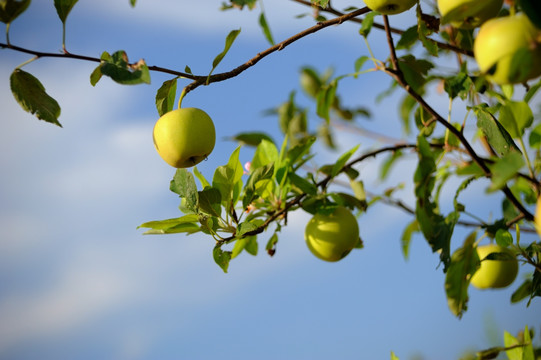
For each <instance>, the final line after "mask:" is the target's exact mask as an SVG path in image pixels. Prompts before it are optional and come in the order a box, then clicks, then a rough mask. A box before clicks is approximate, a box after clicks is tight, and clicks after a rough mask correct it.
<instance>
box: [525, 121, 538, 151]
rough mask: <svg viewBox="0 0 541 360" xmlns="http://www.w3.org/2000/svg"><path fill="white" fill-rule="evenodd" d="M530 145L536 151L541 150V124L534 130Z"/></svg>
mask: <svg viewBox="0 0 541 360" xmlns="http://www.w3.org/2000/svg"><path fill="white" fill-rule="evenodd" d="M528 143H529V145H530V146H531V147H532V148H534V149H539V148H540V147H541V123H539V124H537V126H536V127H534V128H533V129H532V132H531V133H530V137H529V139H528Z"/></svg>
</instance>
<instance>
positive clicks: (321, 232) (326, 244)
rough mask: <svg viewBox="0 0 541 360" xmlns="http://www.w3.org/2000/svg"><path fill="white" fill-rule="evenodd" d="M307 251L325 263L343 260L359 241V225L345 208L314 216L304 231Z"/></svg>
mask: <svg viewBox="0 0 541 360" xmlns="http://www.w3.org/2000/svg"><path fill="white" fill-rule="evenodd" d="M304 239H305V240H306V245H308V249H310V251H311V252H312V254H314V255H315V256H316V257H318V258H320V259H321V260H325V261H338V260H341V259H343V258H344V257H345V256H346V255H347V254H349V252H350V251H351V250H352V249H353V248H354V247H355V245H356V244H357V242H358V241H359V225H358V224H357V219H356V218H355V216H354V215H353V214H352V213H351V211H349V210H348V209H346V208H345V207H342V206H340V207H337V208H336V210H335V211H334V212H333V213H331V214H328V215H327V214H320V213H317V214H315V215H314V216H313V217H312V218H311V219H310V221H309V222H308V224H307V225H306V229H305V231H304Z"/></svg>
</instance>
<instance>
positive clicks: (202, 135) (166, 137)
mask: <svg viewBox="0 0 541 360" xmlns="http://www.w3.org/2000/svg"><path fill="white" fill-rule="evenodd" d="M153 137H154V146H155V147H156V150H157V151H158V154H160V156H161V157H162V159H163V160H165V162H166V163H168V164H169V165H171V166H173V167H176V168H187V167H191V166H194V165H196V164H198V163H200V162H201V161H202V160H204V159H206V158H207V156H209V155H210V153H211V152H212V150H213V149H214V144H215V142H216V130H215V128H214V123H213V122H212V119H211V118H210V116H209V115H208V114H207V113H206V112H204V111H203V110H201V109H197V108H180V109H177V110H173V111H170V112H168V113H165V114H164V115H162V116H161V117H160V118H159V119H158V121H157V122H156V125H154V131H153Z"/></svg>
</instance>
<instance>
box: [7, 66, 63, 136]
mask: <svg viewBox="0 0 541 360" xmlns="http://www.w3.org/2000/svg"><path fill="white" fill-rule="evenodd" d="M9 81H10V86H11V92H12V93H13V96H14V97H15V100H17V102H18V103H19V105H21V107H22V108H23V109H24V110H25V111H27V112H29V113H31V114H34V115H35V116H36V117H37V118H38V119H40V120H44V121H47V122H49V123H51V124H55V125H58V126H60V127H62V125H60V123H59V122H58V117H59V116H60V106H59V105H58V102H56V100H55V99H53V98H52V97H51V96H49V95H48V94H47V93H46V92H45V88H44V87H43V85H42V84H41V82H40V81H39V80H38V79H37V78H35V77H34V76H33V75H32V74H30V73H27V72H26V71H23V70H21V69H15V70H14V71H13V73H11V77H10V79H9Z"/></svg>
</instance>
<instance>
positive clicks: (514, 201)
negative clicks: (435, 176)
mask: <svg viewBox="0 0 541 360" xmlns="http://www.w3.org/2000/svg"><path fill="white" fill-rule="evenodd" d="M385 25H386V29H385V31H386V33H387V34H388V36H387V39H388V43H389V49H390V50H391V62H392V63H393V64H397V63H398V59H397V58H396V53H395V51H394V44H393V41H392V37H391V36H390V27H389V26H388V22H386V24H385ZM393 57H394V59H393ZM385 72H386V73H388V74H389V75H391V76H392V77H393V78H394V79H395V80H396V82H397V83H398V84H399V85H400V86H401V87H403V88H404V89H405V90H406V91H407V92H408V94H409V95H410V96H411V97H413V98H414V99H415V101H416V102H417V103H418V104H419V105H421V106H422V107H423V108H424V109H425V110H426V111H427V112H428V113H429V114H430V115H432V116H433V117H434V119H436V121H437V122H438V123H440V124H442V125H443V126H445V127H446V128H447V129H448V130H449V132H451V133H452V134H453V135H455V136H456V137H457V139H458V140H459V141H460V143H461V144H462V145H463V146H464V147H465V148H466V151H467V152H468V154H469V155H470V156H471V158H472V159H473V161H475V162H476V163H477V165H479V167H480V168H481V170H483V173H484V174H485V177H487V178H490V177H492V172H491V171H490V169H489V167H488V166H487V164H486V162H485V161H484V160H483V158H481V157H480V156H479V155H478V154H477V153H476V152H475V150H474V149H473V147H472V146H471V145H470V143H469V141H468V140H467V139H466V138H465V137H464V135H463V134H462V132H461V131H460V130H458V129H456V128H455V127H454V126H453V125H452V124H451V123H449V122H448V121H447V120H446V119H444V118H443V117H442V116H441V115H440V114H439V113H438V112H436V111H435V110H434V109H433V108H432V107H431V106H430V105H429V104H428V103H427V102H426V101H425V100H424V98H423V97H422V96H421V95H419V94H418V93H417V92H416V91H415V90H414V89H413V88H412V87H411V86H409V84H408V83H407V82H406V80H405V79H404V76H403V74H402V72H401V71H400V69H399V68H397V69H396V70H395V69H388V68H387V69H385ZM501 190H502V191H503V193H504V194H505V196H506V197H507V198H508V199H509V201H511V203H512V204H513V205H514V206H515V207H516V208H517V210H518V211H519V212H521V213H522V214H524V218H525V219H526V220H529V221H533V219H534V217H533V214H532V213H531V212H529V211H528V210H527V209H526V208H525V207H524V206H523V205H522V203H521V202H520V201H519V200H518V199H517V198H516V197H515V195H514V194H513V193H512V192H511V190H510V189H509V188H508V187H507V186H504V187H503V188H502V189H501Z"/></svg>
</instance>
